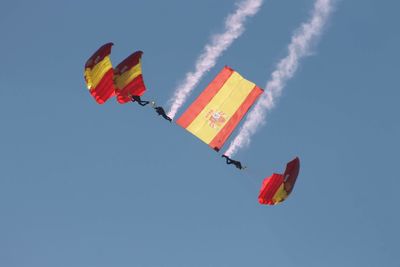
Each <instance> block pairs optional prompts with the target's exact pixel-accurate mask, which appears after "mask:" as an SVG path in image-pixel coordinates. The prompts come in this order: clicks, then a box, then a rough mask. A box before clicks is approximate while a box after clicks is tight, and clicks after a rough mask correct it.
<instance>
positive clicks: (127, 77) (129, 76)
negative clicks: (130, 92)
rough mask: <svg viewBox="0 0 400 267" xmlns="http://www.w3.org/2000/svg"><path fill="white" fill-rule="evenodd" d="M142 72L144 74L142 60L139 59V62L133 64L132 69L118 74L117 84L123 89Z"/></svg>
mask: <svg viewBox="0 0 400 267" xmlns="http://www.w3.org/2000/svg"><path fill="white" fill-rule="evenodd" d="M140 74H142V64H141V60H139V63H138V64H136V65H135V66H133V67H132V68H131V69H130V70H128V71H125V72H124V73H122V75H118V76H116V77H115V84H116V86H117V88H118V89H120V90H121V89H123V88H124V87H125V86H127V85H128V84H129V83H130V82H131V81H133V80H134V79H135V78H136V77H138V76H139V75H140Z"/></svg>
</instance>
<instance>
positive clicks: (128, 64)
mask: <svg viewBox="0 0 400 267" xmlns="http://www.w3.org/2000/svg"><path fill="white" fill-rule="evenodd" d="M142 54H143V52H142V51H136V52H135V53H133V54H131V55H130V56H129V57H127V58H125V59H124V60H123V61H122V62H121V63H119V64H118V66H117V67H116V68H115V74H118V75H121V74H122V73H124V72H125V71H128V70H130V69H131V68H133V67H134V66H136V65H137V64H139V60H140V58H141V57H142Z"/></svg>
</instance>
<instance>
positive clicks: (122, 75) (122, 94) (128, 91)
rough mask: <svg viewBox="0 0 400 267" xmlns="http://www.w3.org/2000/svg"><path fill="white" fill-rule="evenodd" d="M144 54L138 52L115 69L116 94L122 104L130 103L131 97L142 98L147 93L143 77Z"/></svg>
mask: <svg viewBox="0 0 400 267" xmlns="http://www.w3.org/2000/svg"><path fill="white" fill-rule="evenodd" d="M142 54H143V52H142V51H136V52H135V53H133V54H132V55H130V56H129V57H127V58H126V59H124V60H123V61H122V62H121V63H119V64H118V66H117V67H116V68H115V69H114V75H115V79H114V81H115V92H116V94H117V101H118V102H119V103H120V104H125V103H127V102H130V101H131V100H132V97H131V96H133V95H135V96H141V95H143V94H144V92H145V91H146V86H145V85H144V82H143V76H142V63H141V58H142Z"/></svg>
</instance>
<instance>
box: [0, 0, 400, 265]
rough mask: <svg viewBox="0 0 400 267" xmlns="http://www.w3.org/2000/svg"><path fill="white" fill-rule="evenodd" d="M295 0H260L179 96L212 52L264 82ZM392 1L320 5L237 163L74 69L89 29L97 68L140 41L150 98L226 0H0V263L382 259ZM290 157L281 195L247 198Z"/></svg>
mask: <svg viewBox="0 0 400 267" xmlns="http://www.w3.org/2000/svg"><path fill="white" fill-rule="evenodd" d="M384 2H385V3H384ZM312 5H313V1H312V0H298V1H290V0H281V1H268V0H267V1H265V3H264V5H263V7H262V8H261V10H260V11H259V13H258V14H257V15H256V16H255V17H253V18H251V19H249V21H248V22H247V23H246V32H245V33H244V34H243V35H242V36H241V37H240V38H239V39H238V40H236V41H235V42H234V44H233V45H232V46H231V47H230V48H229V49H228V50H227V51H226V52H225V53H224V54H223V56H222V57H221V58H220V59H219V61H218V63H217V65H216V67H214V68H213V69H212V70H211V71H210V72H209V73H208V74H207V75H206V76H205V77H204V78H203V79H202V81H201V83H200V84H199V86H198V87H197V88H196V90H195V92H194V93H193V95H192V96H191V97H190V100H189V102H190V101H192V100H193V99H194V98H195V97H196V96H197V95H198V93H199V92H200V91H201V89H202V88H204V86H205V85H207V83H208V82H210V80H211V79H212V78H213V76H214V75H215V74H216V73H217V72H218V71H219V70H220V69H221V68H222V67H223V66H224V65H230V66H231V67H233V68H234V69H236V70H237V71H239V72H240V73H241V74H242V75H243V76H245V77H246V78H248V79H250V80H252V81H254V82H255V83H257V84H258V85H259V86H261V87H263V86H265V83H266V81H267V80H268V79H269V77H270V76H269V75H270V73H271V72H272V71H273V70H274V68H275V65H276V63H277V62H278V61H279V60H280V59H281V58H282V57H284V56H285V55H286V53H287V51H286V46H287V44H288V43H289V42H290V37H291V35H292V33H293V31H294V30H295V29H296V28H297V27H298V26H299V24H300V23H302V22H303V21H305V20H306V19H307V18H308V15H309V12H310V10H311V8H312ZM399 8H400V3H396V2H395V1H381V2H378V1H372V0H353V1H345V0H342V1H338V2H337V4H336V8H335V12H334V13H333V14H332V17H331V19H330V20H329V22H328V25H327V27H326V28H325V31H324V34H323V35H322V38H320V41H319V43H318V44H317V46H315V48H314V50H313V54H312V56H310V57H308V58H306V59H305V60H303V61H302V63H301V66H300V69H299V70H298V72H297V73H296V75H295V77H294V78H293V79H292V80H290V81H289V83H288V84H287V86H286V88H285V89H284V91H283V95H282V97H281V98H280V99H279V101H278V104H277V107H276V108H275V109H274V110H273V111H272V112H271V113H270V114H269V117H268V122H267V124H266V125H265V126H264V127H263V128H262V129H261V131H259V132H258V133H257V134H256V135H255V136H254V138H253V140H252V145H251V146H250V147H249V148H248V149H245V150H242V151H240V152H239V153H238V155H237V156H236V157H237V158H238V159H239V160H241V161H242V162H243V163H245V164H246V165H248V166H249V169H248V171H245V172H239V171H237V170H236V169H234V168H233V167H231V166H227V165H225V164H224V162H223V160H222V159H221V158H220V155H219V154H217V153H215V152H214V151H212V150H211V149H209V148H208V147H207V146H206V145H204V144H203V143H201V141H199V140H197V139H196V138H194V137H193V136H192V135H190V134H189V133H187V132H185V131H184V130H183V129H181V128H180V127H179V126H177V125H174V124H172V125H171V124H169V123H168V122H166V121H164V120H163V119H162V118H160V117H158V116H156V114H155V112H154V111H153V110H152V109H150V108H141V107H139V106H138V105H132V104H127V105H124V106H121V105H119V104H117V103H116V102H115V101H109V102H107V103H106V104H105V105H101V106H100V105H97V104H96V103H95V102H94V101H93V100H92V98H91V96H90V95H89V93H88V92H87V89H86V87H85V84H84V79H83V65H84V63H85V61H86V59H87V58H88V57H89V56H90V55H91V54H92V53H93V52H94V51H95V50H96V49H97V48H98V47H99V46H100V45H102V44H103V43H106V42H109V41H112V42H114V44H115V45H114V47H113V52H112V57H111V58H112V61H113V63H114V65H115V64H117V63H118V62H119V61H121V60H122V59H123V58H124V57H126V56H127V55H129V54H130V53H132V52H133V51H135V50H139V49H140V50H143V51H144V55H143V72H144V79H145V82H146V85H147V87H148V91H147V94H146V97H147V98H149V99H154V100H155V101H156V102H157V103H159V104H163V105H164V104H166V103H167V100H168V99H169V97H170V96H171V95H172V93H173V91H174V89H175V87H176V86H177V85H178V84H179V82H180V81H182V80H183V78H184V75H185V73H186V72H187V71H190V70H192V69H193V65H194V62H195V60H196V58H197V56H198V55H199V54H200V52H201V51H202V48H203V47H204V45H205V44H206V43H207V42H208V40H209V37H210V35H212V34H215V33H218V32H220V31H221V30H222V29H223V21H224V18H225V17H226V15H228V14H229V13H230V12H232V11H233V10H234V1H227V0H220V1H213V0H203V1H183V0H179V1H178V0H174V1H155V0H148V1H113V2H110V1H84V2H83V1H45V0H38V1H25V0H21V1H8V0H2V1H1V2H0V32H1V39H2V41H1V42H0V51H2V63H3V64H1V65H0V127H1V131H0V266H6V267H23V266H29V267H36V266H38V267H39V266H40V267H47V266H49V267H50V266H60V267H70V266H71V267H80V266H82V267H83V266H85V267H87V266H96V267H98V266H100V267H101V266H118V267H119V266H122V267H124V266H138V267H142V266H144V267H147V266H149V267H159V266H160V267H164V266H165V267H169V266H171V267H176V266H190V267H192V266H193V267H203V266H210V267H211V266H215V267H221V266H229V267H236V266H238V267H239V266H284V267H286V266H288V267H289V266H305V267H312V266H363V267H367V266H371V267H372V266H388V267H391V266H394V267H396V266H399V265H400V258H399V255H398V240H399V238H400V231H399V230H398V225H400V215H399V208H398V206H399V204H400V202H399V200H398V198H397V196H396V195H397V191H398V187H399V185H400V182H399V178H400V177H399V174H398V172H397V170H396V166H397V164H398V163H397V161H398V159H399V156H398V151H399V149H400V141H399V136H400V123H399V114H400V106H399V105H398V99H399V97H400V93H399V86H398V74H399V71H400V68H399V65H398V59H399V52H398V48H399V47H400V36H399V35H398V25H399V19H398V14H397V13H398V12H397V11H398V10H399ZM186 106H187V105H186ZM186 106H185V107H186ZM181 112H182V110H181ZM296 155H298V156H299V157H300V158H301V161H302V168H301V173H300V176H299V179H298V182H297V184H296V188H295V190H294V192H293V193H292V195H291V197H290V198H289V199H288V200H287V201H286V202H285V203H283V204H282V205H279V206H275V207H268V206H261V205H259V204H258V202H257V195H258V189H259V186H260V184H261V181H262V179H263V178H264V177H266V176H269V175H270V174H271V173H272V172H280V171H281V170H282V169H283V168H284V165H285V163H286V162H287V161H289V160H290V159H292V158H293V157H294V156H296Z"/></svg>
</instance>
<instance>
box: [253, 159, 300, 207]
mask: <svg viewBox="0 0 400 267" xmlns="http://www.w3.org/2000/svg"><path fill="white" fill-rule="evenodd" d="M299 170H300V160H299V158H297V157H296V158H295V159H293V160H292V161H290V162H289V163H288V164H287V165H286V170H285V172H284V174H283V175H282V174H277V173H274V174H272V176H270V177H268V178H266V179H264V181H263V183H262V185H261V189H260V194H259V195H258V202H260V204H268V205H276V204H278V203H280V202H282V201H284V200H285V199H286V198H287V197H288V196H289V194H290V193H291V192H292V190H293V187H294V184H295V183H296V179H297V176H298V175H299Z"/></svg>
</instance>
